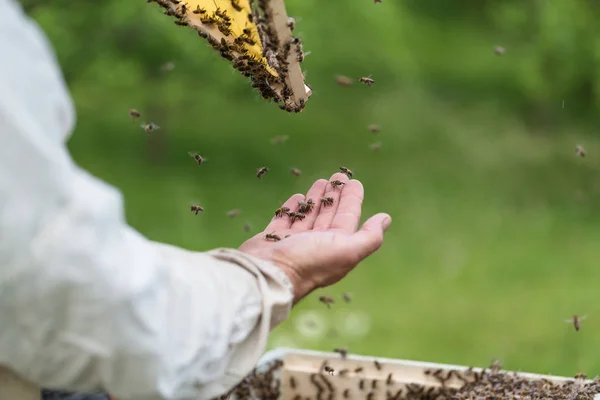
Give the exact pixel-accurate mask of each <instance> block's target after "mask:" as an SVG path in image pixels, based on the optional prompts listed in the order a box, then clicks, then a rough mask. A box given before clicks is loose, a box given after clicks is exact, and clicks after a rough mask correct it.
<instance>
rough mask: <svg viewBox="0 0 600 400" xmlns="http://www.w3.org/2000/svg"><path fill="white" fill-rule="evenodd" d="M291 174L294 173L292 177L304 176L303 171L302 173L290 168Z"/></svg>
mask: <svg viewBox="0 0 600 400" xmlns="http://www.w3.org/2000/svg"><path fill="white" fill-rule="evenodd" d="M290 172H291V173H292V175H296V176H300V175H302V171H300V170H299V169H298V168H290Z"/></svg>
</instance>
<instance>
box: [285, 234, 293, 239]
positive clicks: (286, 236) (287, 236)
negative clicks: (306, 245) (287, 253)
mask: <svg viewBox="0 0 600 400" xmlns="http://www.w3.org/2000/svg"><path fill="white" fill-rule="evenodd" d="M290 236H292V235H285V237H284V239H287V238H289V237H290Z"/></svg>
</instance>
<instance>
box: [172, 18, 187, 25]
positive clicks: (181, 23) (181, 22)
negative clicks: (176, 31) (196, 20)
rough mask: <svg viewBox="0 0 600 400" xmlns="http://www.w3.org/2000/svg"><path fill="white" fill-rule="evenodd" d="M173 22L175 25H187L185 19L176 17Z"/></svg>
mask: <svg viewBox="0 0 600 400" xmlns="http://www.w3.org/2000/svg"><path fill="white" fill-rule="evenodd" d="M173 22H174V23H175V25H179V26H188V23H187V22H185V21H182V20H180V19H176V20H175V21H173Z"/></svg>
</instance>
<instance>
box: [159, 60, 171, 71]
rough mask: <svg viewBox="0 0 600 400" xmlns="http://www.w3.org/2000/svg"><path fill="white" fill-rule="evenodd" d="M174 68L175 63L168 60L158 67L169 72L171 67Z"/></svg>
mask: <svg viewBox="0 0 600 400" xmlns="http://www.w3.org/2000/svg"><path fill="white" fill-rule="evenodd" d="M174 68H175V63H173V62H171V61H169V62H167V63H164V64H163V65H162V66H161V67H160V69H161V70H163V71H165V72H169V71H173V69H174Z"/></svg>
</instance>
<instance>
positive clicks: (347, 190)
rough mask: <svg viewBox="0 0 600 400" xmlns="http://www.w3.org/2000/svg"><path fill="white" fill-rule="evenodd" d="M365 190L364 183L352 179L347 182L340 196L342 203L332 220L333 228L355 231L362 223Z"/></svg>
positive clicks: (349, 231) (347, 231) (348, 231)
mask: <svg viewBox="0 0 600 400" xmlns="http://www.w3.org/2000/svg"><path fill="white" fill-rule="evenodd" d="M364 197H365V190H364V188H363V185H362V183H360V181H357V180H356V179H352V180H350V181H348V182H347V183H346V185H345V186H344V190H343V191H342V194H341V196H340V203H339V205H338V208H337V210H336V212H335V215H334V217H333V221H332V222H331V229H338V230H342V231H344V232H346V233H354V232H356V230H357V229H358V224H359V223H360V215H361V213H362V202H363V199H364Z"/></svg>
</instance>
